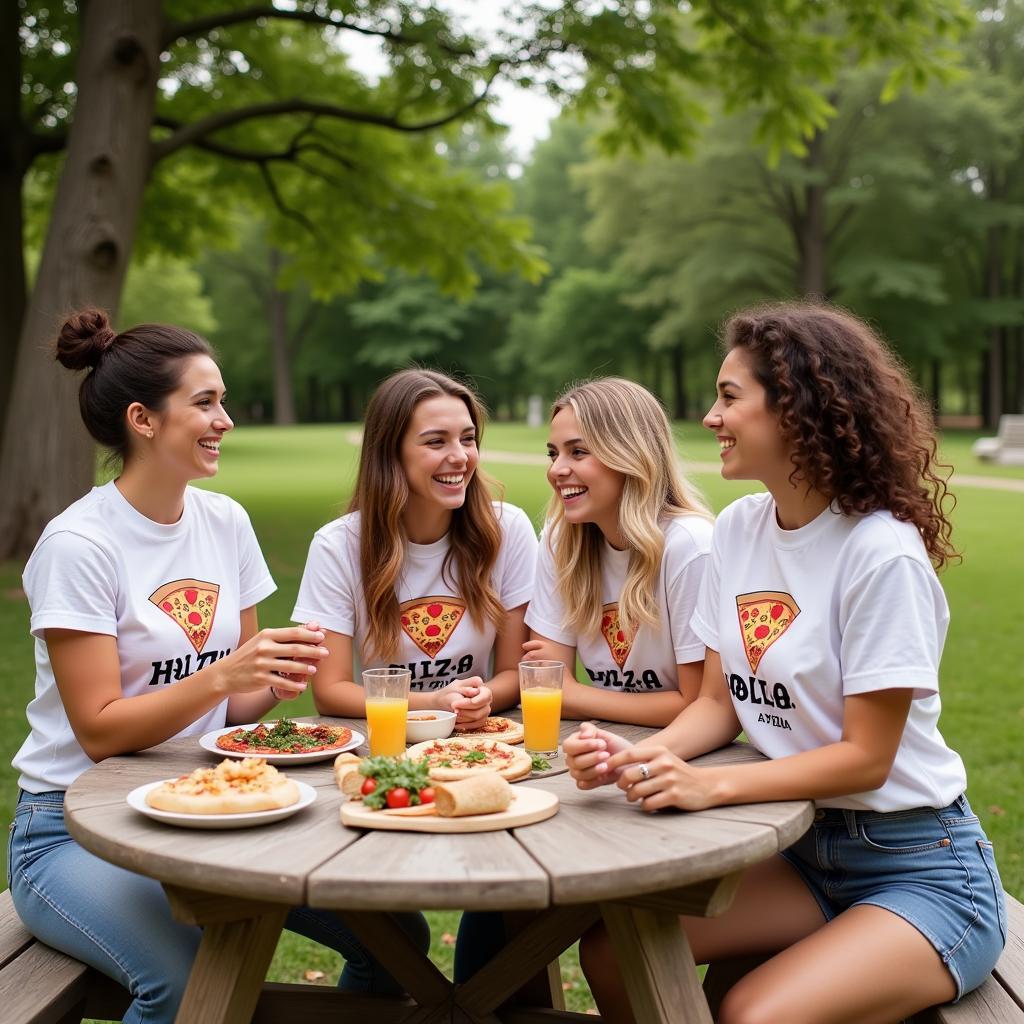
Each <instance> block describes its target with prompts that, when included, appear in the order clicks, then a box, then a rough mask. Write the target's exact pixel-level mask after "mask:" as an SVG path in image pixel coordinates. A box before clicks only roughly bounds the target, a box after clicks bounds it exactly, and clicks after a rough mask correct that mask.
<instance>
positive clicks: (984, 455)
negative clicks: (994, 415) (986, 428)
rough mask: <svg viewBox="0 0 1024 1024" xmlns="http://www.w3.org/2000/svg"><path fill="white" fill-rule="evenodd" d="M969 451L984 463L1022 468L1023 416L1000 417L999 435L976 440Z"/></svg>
mask: <svg viewBox="0 0 1024 1024" xmlns="http://www.w3.org/2000/svg"><path fill="white" fill-rule="evenodd" d="M971 451H972V452H974V454H975V455H976V456H977V457H978V458H979V459H984V460H985V461H986V462H998V463H999V464H1000V465H1003V466H1024V416H1000V417H999V433H998V434H997V435H996V436H995V437H980V438H978V440H977V441H975V442H974V447H973V448H972V449H971Z"/></svg>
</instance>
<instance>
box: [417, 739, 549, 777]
mask: <svg viewBox="0 0 1024 1024" xmlns="http://www.w3.org/2000/svg"><path fill="white" fill-rule="evenodd" d="M405 756H406V757H407V758H409V759H410V760H414V761H417V760H420V759H423V758H425V759H426V761H427V770H428V771H429V772H430V777H431V778H432V779H434V780H435V781H437V782H457V781H458V780H459V779H468V778H470V777H471V776H473V775H477V774H479V773H480V772H497V773H498V774H499V775H500V776H501V777H502V778H504V779H508V780H509V781H510V782H511V781H512V780H514V779H522V778H525V777H526V776H527V775H529V774H530V769H531V768H532V767H533V761H532V759H531V757H530V755H529V754H527V753H526V751H525V750H523V749H521V748H520V747H513V746H510V745H509V744H508V743H501V742H499V741H498V740H492V739H488V738H484V737H480V738H476V739H474V738H473V737H472V736H459V737H453V738H451V739H447V740H427V741H426V742H425V743H417V744H415V745H414V746H411V747H410V748H409V749H408V750H407V751H406V752H405Z"/></svg>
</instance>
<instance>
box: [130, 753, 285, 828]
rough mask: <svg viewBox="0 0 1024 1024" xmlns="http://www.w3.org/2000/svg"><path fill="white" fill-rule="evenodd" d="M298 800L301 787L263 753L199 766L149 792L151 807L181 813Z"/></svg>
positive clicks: (243, 809)
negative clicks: (268, 761) (272, 763)
mask: <svg viewBox="0 0 1024 1024" xmlns="http://www.w3.org/2000/svg"><path fill="white" fill-rule="evenodd" d="M298 802H299V787H298V786H296V785H295V783H294V782H292V780H291V779H289V778H287V777H286V776H284V775H282V774H281V773H280V772H279V771H278V770H277V769H276V768H275V767H274V766H273V765H269V764H267V763H266V761H264V760H263V759H262V758H259V757H247V758H245V760H244V761H231V760H224V761H221V763H220V764H219V765H217V767H216V768H197V769H196V770H195V771H194V772H192V773H190V774H189V775H182V776H181V778H178V779H168V780H167V782H164V783H162V784H161V785H159V786H157V787H156V788H155V789H151V790H150V791H149V792H148V793H147V794H146V803H147V804H149V806H150V807H155V808H156V809H157V810H160V811H174V812H176V813H178V814H246V813H251V812H253V811H271V810H276V809H277V808H279V807H290V806H291V805H292V804H295V803H298Z"/></svg>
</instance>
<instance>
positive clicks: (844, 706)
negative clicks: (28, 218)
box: [565, 303, 1006, 1024]
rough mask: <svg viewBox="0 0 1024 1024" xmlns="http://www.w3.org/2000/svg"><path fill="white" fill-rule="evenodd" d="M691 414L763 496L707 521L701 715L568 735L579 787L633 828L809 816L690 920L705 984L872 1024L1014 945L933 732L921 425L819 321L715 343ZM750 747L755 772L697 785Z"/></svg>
mask: <svg viewBox="0 0 1024 1024" xmlns="http://www.w3.org/2000/svg"><path fill="white" fill-rule="evenodd" d="M725 349H726V355H725V359H724V361H723V363H722V367H721V370H720V371H719V375H718V388H717V390H718V397H717V399H716V401H715V403H714V405H713V406H712V407H711V410H710V412H708V414H707V416H706V417H705V420H704V423H705V426H706V427H707V428H708V429H710V430H712V431H713V432H714V433H715V435H716V437H717V439H718V442H719V445H720V447H721V458H722V476H723V477H725V478H726V479H729V480H758V481H760V482H761V483H763V484H764V486H765V488H766V490H765V492H764V493H760V494H754V495H751V496H749V497H745V498H741V499H740V500H739V501H736V502H734V503H733V504H732V505H730V506H729V507H728V508H726V509H725V510H724V511H723V512H722V513H721V514H720V515H719V517H718V521H717V524H716V526H715V535H714V541H713V545H712V552H711V560H710V564H709V567H708V571H707V573H706V574H705V579H704V584H703V586H702V588H701V592H700V597H699V599H698V602H697V607H696V610H695V613H694V616H693V627H694V629H695V631H696V632H697V634H698V636H699V637H700V638H701V640H702V641H703V642H704V644H705V645H706V648H707V653H706V658H705V668H704V679H703V683H702V686H701V690H700V695H699V697H698V699H697V700H695V701H694V702H693V703H692V704H691V705H690V706H689V707H687V708H686V709H685V710H684V711H683V712H682V714H681V715H680V716H679V717H678V718H677V719H676V720H675V721H674V722H673V723H672V724H671V725H669V726H668V727H667V728H665V729H664V730H662V731H661V732H660V733H659V734H657V735H655V736H654V737H652V738H651V740H650V741H648V742H645V743H643V744H640V745H638V746H635V747H631V746H629V744H627V743H626V742H625V741H624V740H623V739H622V738H620V737H618V736H616V735H615V734H614V733H613V732H610V731H606V730H602V729H597V728H596V727H594V726H591V725H585V726H583V727H582V728H581V729H580V731H579V732H578V733H576V734H575V735H574V736H572V737H569V738H568V739H567V740H566V743H565V749H566V754H567V759H568V761H569V765H570V771H571V773H572V775H573V777H574V778H575V779H576V782H577V785H578V786H579V787H580V788H581V789H591V788H594V787H595V786H599V785H603V784H606V783H615V784H617V785H618V786H619V787H620V788H621V789H623V790H624V791H625V794H626V797H627V798H628V799H629V800H631V801H635V802H637V803H639V804H640V806H641V807H642V808H643V809H644V810H645V811H656V810H659V809H661V808H667V807H677V808H681V809H683V810H688V811H699V810H703V809H705V808H709V807H717V806H721V805H727V804H740V803H750V802H755V801H772V800H792V799H805V800H806V799H810V800H813V801H814V802H815V804H816V806H817V810H816V813H815V816H814V822H813V824H812V826H811V828H810V830H809V831H808V832H807V833H806V834H805V835H804V836H803V837H802V838H801V839H799V840H798V841H797V842H796V844H795V845H793V846H792V847H791V848H790V849H788V850H786V851H784V852H783V853H782V854H781V855H780V856H776V857H774V858H773V859H771V860H769V861H766V862H764V863H761V864H758V865H756V866H755V867H753V868H750V869H748V870H747V872H746V873H745V874H744V876H743V878H742V880H741V881H740V884H739V888H738V890H737V893H736V897H735V899H734V901H733V904H732V906H731V907H730V908H729V910H727V911H726V912H725V913H724V914H722V915H721V916H720V917H717V918H714V919H700V918H688V917H684V918H682V927H683V928H684V929H685V930H686V933H687V937H688V939H689V942H690V946H691V948H692V950H693V953H694V958H695V960H696V962H697V963H707V962H709V961H716V960H724V959H728V958H730V957H741V956H755V955H760V956H764V957H766V958H767V959H766V962H765V963H764V964H763V965H762V966H761V967H758V968H757V969H755V970H753V971H752V972H751V973H749V974H748V975H747V976H746V977H745V978H743V979H742V980H741V981H739V982H738V983H737V984H736V985H735V986H734V987H733V988H732V989H731V991H730V992H729V993H728V994H727V995H726V997H725V999H724V1001H723V1003H722V1006H721V1009H720V1012H719V1016H718V1018H717V1019H718V1021H719V1022H720V1024H754V1022H761V1021H786V1022H787V1024H872V1022H874V1024H886V1022H890V1024H891V1022H895V1021H900V1020H903V1019H904V1018H907V1017H910V1016H912V1015H914V1014H916V1013H917V1012H918V1011H920V1010H922V1009H924V1008H925V1007H928V1006H931V1005H933V1004H936V1003H943V1002H947V1001H949V1000H954V999H959V998H960V997H961V996H962V995H964V993H966V992H969V991H970V990H971V989H973V988H976V987H977V986H978V985H980V984H981V983H982V982H983V981H984V980H985V978H986V977H988V975H989V972H990V971H991V970H992V968H993V966H994V965H995V963H996V960H997V959H998V957H999V954H1000V952H1001V950H1002V948H1003V945H1004V943H1005V941H1006V906H1005V902H1004V898H1003V890H1002V884H1001V882H1000V880H999V873H998V870H997V869H996V865H995V861H994V858H993V851H992V844H991V843H990V842H989V841H988V839H987V838H986V837H985V834H984V832H983V831H982V829H981V826H980V824H979V822H978V818H977V817H976V816H975V815H974V813H973V812H972V810H971V808H970V805H969V803H968V802H967V798H966V796H965V794H964V789H965V785H966V775H965V772H964V766H963V763H962V761H961V759H960V757H959V756H958V755H957V754H956V753H955V752H954V751H953V750H951V749H950V748H949V747H948V746H947V745H946V743H945V741H944V740H943V738H942V735H941V733H940V732H939V730H938V719H939V713H940V710H941V708H940V701H939V659H940V656H941V654H942V647H943V643H944V640H945V636H946V627H947V625H948V622H949V611H948V607H947V604H946V599H945V596H944V594H943V591H942V587H941V586H940V585H939V581H938V579H937V577H936V573H935V568H936V567H939V568H941V567H942V566H943V565H944V564H946V563H947V562H948V561H949V560H950V559H951V558H953V557H955V552H954V550H953V547H952V544H951V540H950V521H949V518H948V513H947V510H946V507H945V506H946V504H947V502H946V500H945V499H946V498H947V492H946V485H945V479H944V476H943V474H942V472H941V471H940V470H941V469H942V467H940V466H939V465H938V464H937V461H936V441H935V435H934V430H933V427H932V422H931V417H930V415H929V413H928V411H927V409H926V407H925V406H924V404H923V402H922V401H921V400H920V398H919V397H918V395H917V393H916V391H915V389H914V387H913V386H912V384H911V383H910V381H909V380H908V379H907V376H906V374H905V372H904V370H903V368H902V367H901V366H900V365H899V363H898V362H897V360H896V359H895V357H894V356H893V355H892V353H891V352H889V350H888V349H887V348H886V346H885V344H884V343H883V342H882V341H881V340H880V339H879V338H878V337H877V336H876V335H875V334H874V332H873V331H872V330H871V329H870V328H869V327H868V326H867V325H866V324H865V323H863V322H862V321H860V320H858V319H857V318H856V317H854V316H852V315H851V314H849V313H847V312H845V311H843V310H840V309H836V308H834V307H831V306H827V305H823V304H821V305H819V304H802V303H788V304H782V305H777V306H766V307H762V308H758V309H753V310H749V311H746V312H743V313H739V314H737V315H736V316H734V317H733V318H732V319H731V320H729V322H728V323H727V325H726V327H725ZM741 730H742V731H743V732H744V733H745V734H746V737H747V739H748V740H749V741H750V743H751V744H753V745H754V746H755V747H756V748H757V749H758V750H760V751H761V752H762V753H763V754H765V755H766V756H767V757H768V758H769V760H768V761H767V762H766V763H762V764H754V765H749V764H748V765H716V766H708V767H691V766H690V765H689V764H687V761H688V760H689V759H692V758H694V757H696V756H697V755H699V754H703V753H705V752H707V751H709V750H713V749H715V748H716V747H720V746H722V745H724V744H726V743H728V742H729V741H731V740H733V739H735V738H736V736H737V735H738V734H739V733H740V731H741ZM581 962H582V964H583V967H584V970H585V972H586V975H587V978H588V979H589V981H590V984H591V988H592V989H593V991H594V994H595V997H596V999H597V1002H598V1006H599V1007H600V1009H601V1014H602V1019H604V1020H608V1021H612V1022H615V1024H625V1022H630V1021H632V1019H633V1018H632V1014H631V1011H630V1008H629V1005H628V1002H627V1000H626V997H625V993H624V989H623V987H622V982H621V976H620V974H619V972H618V968H617V967H616V965H615V962H614V956H613V954H612V951H611V948H610V945H609V942H608V938H607V934H606V933H605V931H604V930H603V928H595V929H594V930H593V931H592V932H591V933H590V934H588V935H587V936H585V937H584V940H583V941H582V943H581Z"/></svg>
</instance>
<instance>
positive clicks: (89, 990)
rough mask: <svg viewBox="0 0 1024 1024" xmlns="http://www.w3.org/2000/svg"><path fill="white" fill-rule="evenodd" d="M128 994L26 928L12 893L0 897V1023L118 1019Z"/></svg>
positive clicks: (50, 1023)
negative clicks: (89, 1018) (43, 941)
mask: <svg viewBox="0 0 1024 1024" xmlns="http://www.w3.org/2000/svg"><path fill="white" fill-rule="evenodd" d="M129 1001H130V1000H129V997H128V993H127V992H125V990H124V989H123V988H121V986H120V985H117V984H115V983H114V982H112V981H111V980H110V979H109V978H105V977H103V976H102V975H100V974H98V973H97V972H96V971H94V970H93V969H92V968H91V967H86V966H85V964H83V963H79V961H77V960H75V959H74V958H72V957H69V956H65V955H64V954H63V953H58V952H57V950H55V949H51V948H50V947H49V946H47V945H45V944H44V943H42V942H39V941H38V940H37V939H35V938H33V936H32V935H30V934H29V932H28V931H27V930H26V929H25V926H24V925H23V924H22V923H21V919H20V918H19V917H18V914H17V912H16V911H15V909H14V904H13V902H12V901H11V894H10V891H9V890H5V891H4V892H2V893H0V1019H2V1020H3V1022H4V1024H78V1022H79V1021H81V1019H82V1018H83V1017H94V1018H96V1019H99V1020H120V1019H121V1017H122V1016H123V1015H124V1012H125V1010H126V1009H127V1008H128V1003H129Z"/></svg>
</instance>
